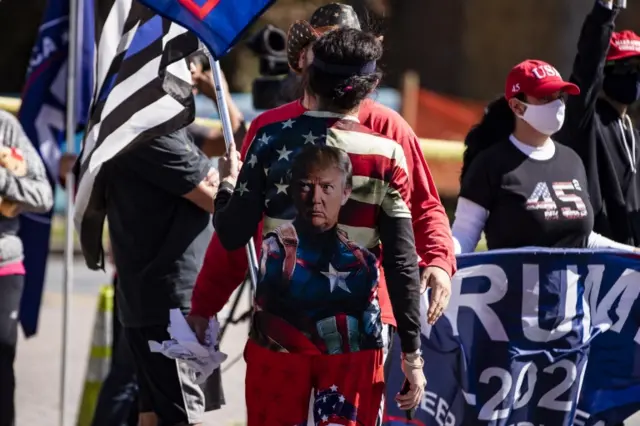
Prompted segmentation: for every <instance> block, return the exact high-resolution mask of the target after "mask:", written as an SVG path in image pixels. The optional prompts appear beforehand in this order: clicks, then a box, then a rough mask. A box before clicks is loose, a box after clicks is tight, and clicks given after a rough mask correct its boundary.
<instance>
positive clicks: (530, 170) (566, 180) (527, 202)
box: [460, 140, 593, 250]
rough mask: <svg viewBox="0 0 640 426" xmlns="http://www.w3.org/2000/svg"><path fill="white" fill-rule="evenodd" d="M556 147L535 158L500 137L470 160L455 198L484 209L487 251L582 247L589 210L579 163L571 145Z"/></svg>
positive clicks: (587, 230)
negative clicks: (550, 154) (548, 154)
mask: <svg viewBox="0 0 640 426" xmlns="http://www.w3.org/2000/svg"><path fill="white" fill-rule="evenodd" d="M555 148H556V150H555V153H554V155H553V157H551V158H550V159H548V160H535V159H533V158H529V157H528V156H527V155H526V154H524V153H523V152H521V151H520V150H519V149H518V148H517V147H516V146H514V145H513V143H511V141H509V140H505V141H502V142H500V143H497V144H495V145H493V146H491V147H490V148H488V149H487V150H486V151H483V152H482V153H481V154H479V155H478V156H477V157H476V158H475V159H474V161H473V163H472V164H471V166H470V168H469V171H468V172H467V173H466V174H465V177H464V179H463V182H462V186H461V188H460V197H464V198H466V199H468V200H470V201H473V202H474V203H476V204H479V205H480V206H482V207H484V208H485V209H486V210H487V211H488V212H489V217H488V218H487V222H486V224H485V228H484V232H485V236H486V239H487V246H488V248H489V249H491V250H493V249H501V248H518V247H529V246H537V247H562V248H584V247H586V246H587V241H588V238H589V234H590V233H591V231H592V230H593V209H592V208H591V202H590V201H589V196H588V192H587V186H586V185H587V179H586V173H585V170H584V166H583V164H582V161H581V160H580V158H579V157H578V155H577V154H576V153H575V152H574V151H573V150H572V149H571V148H567V147H566V146H564V145H561V144H556V145H555Z"/></svg>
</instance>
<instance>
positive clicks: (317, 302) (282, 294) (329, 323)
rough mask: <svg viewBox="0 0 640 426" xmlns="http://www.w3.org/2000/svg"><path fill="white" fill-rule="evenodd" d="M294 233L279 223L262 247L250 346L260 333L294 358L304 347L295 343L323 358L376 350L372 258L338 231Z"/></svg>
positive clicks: (379, 340)
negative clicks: (310, 346)
mask: <svg viewBox="0 0 640 426" xmlns="http://www.w3.org/2000/svg"><path fill="white" fill-rule="evenodd" d="M295 228H296V227H295V222H294V223H293V224H284V225H281V226H280V227H278V228H277V229H276V230H275V231H274V232H272V233H270V234H268V235H267V238H265V240H264V242H263V244H262V254H261V262H260V281H259V283H258V288H257V292H256V311H257V312H256V313H255V317H254V323H253V324H254V327H253V330H255V331H256V334H254V335H252V337H253V338H254V340H256V341H260V340H261V338H260V337H261V335H262V334H264V336H265V337H266V338H267V339H268V340H269V342H273V343H275V344H277V345H278V346H280V347H282V348H283V349H284V350H286V351H287V352H296V353H302V351H303V348H304V347H305V345H304V343H300V340H310V341H311V342H312V343H313V345H314V346H315V347H316V348H317V351H320V353H323V354H340V353H349V352H357V351H359V350H366V349H380V348H382V322H381V320H380V304H379V303H378V295H377V287H378V277H379V274H378V266H377V259H376V258H375V256H374V255H373V254H371V253H370V252H369V251H368V250H366V249H363V248H360V247H358V246H357V245H356V244H355V243H352V242H351V241H349V240H348V237H347V236H346V234H344V232H343V231H339V230H331V231H327V232H325V233H323V234H320V235H315V234H314V235H308V234H307V235H305V234H304V233H298V232H296V229H295ZM285 239H286V240H285ZM288 244H290V248H289V247H287V245H288ZM257 328H260V330H257ZM265 343H266V342H265ZM317 351H314V350H310V351H309V352H310V353H314V352H315V353H317Z"/></svg>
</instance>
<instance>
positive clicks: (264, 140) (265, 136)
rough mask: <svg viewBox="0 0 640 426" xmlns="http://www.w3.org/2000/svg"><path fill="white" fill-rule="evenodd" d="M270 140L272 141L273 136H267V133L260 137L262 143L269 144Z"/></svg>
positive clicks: (259, 140)
mask: <svg viewBox="0 0 640 426" xmlns="http://www.w3.org/2000/svg"><path fill="white" fill-rule="evenodd" d="M270 139H271V136H269V135H267V134H266V133H263V134H262V136H261V137H260V139H258V142H260V143H269V140H270Z"/></svg>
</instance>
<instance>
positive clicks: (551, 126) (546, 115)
mask: <svg viewBox="0 0 640 426" xmlns="http://www.w3.org/2000/svg"><path fill="white" fill-rule="evenodd" d="M523 103H524V102H523ZM524 104H525V105H526V106H527V110H526V111H525V112H524V114H523V115H521V116H520V118H522V119H523V120H524V121H526V122H527V123H529V125H530V126H531V127H533V128H534V129H536V130H537V131H539V132H540V133H542V134H543V135H547V136H551V135H553V134H554V133H556V132H557V131H558V130H560V129H561V128H562V124H563V123H564V113H565V104H564V102H563V101H562V99H556V100H555V101H553V102H549V103H548V104H544V105H531V104H527V103H524Z"/></svg>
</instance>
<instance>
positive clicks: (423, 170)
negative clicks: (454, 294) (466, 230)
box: [401, 132, 456, 276]
mask: <svg viewBox="0 0 640 426" xmlns="http://www.w3.org/2000/svg"><path fill="white" fill-rule="evenodd" d="M412 133H413V132H412ZM401 144H402V147H403V149H404V152H405V155H406V157H407V166H408V168H409V170H411V181H412V191H411V216H412V218H413V232H414V234H415V239H416V250H417V252H418V255H419V256H420V258H421V262H420V266H437V267H439V268H442V269H444V270H445V271H447V272H448V273H449V275H450V276H453V274H454V273H455V272H456V257H455V251H454V247H453V238H452V236H451V226H450V224H449V218H448V217H447V212H446V211H445V209H444V207H443V205H442V203H441V202H440V197H439V196H438V189H437V188H436V185H435V183H434V181H433V177H432V176H431V172H430V171H429V166H428V165H427V161H426V160H425V159H424V155H423V153H422V148H421V147H420V140H419V139H418V137H417V136H416V135H415V134H412V135H411V137H408V138H405V139H404V141H402V142H401Z"/></svg>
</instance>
